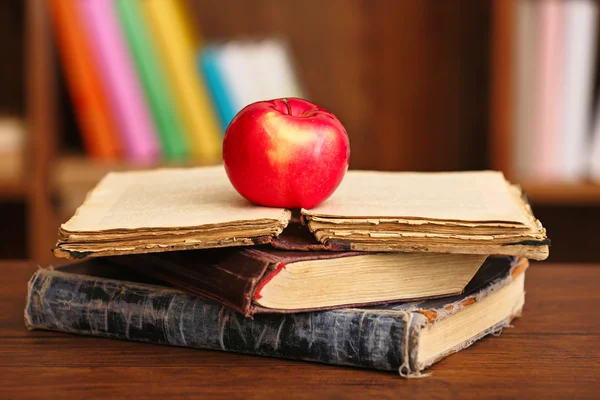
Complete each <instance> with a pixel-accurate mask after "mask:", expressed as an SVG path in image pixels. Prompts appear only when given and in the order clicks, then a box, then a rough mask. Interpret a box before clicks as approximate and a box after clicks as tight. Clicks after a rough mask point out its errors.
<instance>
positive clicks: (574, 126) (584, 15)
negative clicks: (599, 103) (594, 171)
mask: <svg viewBox="0 0 600 400" xmlns="http://www.w3.org/2000/svg"><path fill="white" fill-rule="evenodd" d="M564 6H565V14H564V18H565V20H564V47H563V48H564V50H563V51H564V53H563V63H564V64H563V68H562V73H563V88H562V98H561V102H562V112H563V116H562V119H561V122H562V129H561V131H560V137H559V143H560V146H559V154H558V156H559V160H558V169H557V171H556V172H557V179H558V180H561V181H576V180H580V179H582V178H583V177H584V176H585V174H586V167H587V166H586V154H587V152H588V150H587V149H588V147H589V143H590V138H591V135H590V132H591V128H592V117H593V112H592V97H593V86H594V69H595V68H594V64H595V59H596V30H597V26H598V9H597V5H596V2H595V1H594V0H572V1H567V2H565V5H564Z"/></svg>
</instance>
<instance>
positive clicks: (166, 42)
mask: <svg viewBox="0 0 600 400" xmlns="http://www.w3.org/2000/svg"><path fill="white" fill-rule="evenodd" d="M141 6H142V9H143V12H144V16H145V17H146V19H147V21H148V26H149V27H150V31H151V37H152V40H153V41H154V43H155V44H156V46H157V49H158V51H159V54H160V56H159V58H160V59H161V60H162V61H163V63H164V65H163V67H164V70H165V71H166V72H167V79H168V83H169V85H170V86H171V87H173V90H174V93H175V104H176V106H177V108H178V109H179V112H180V113H181V116H182V120H183V124H184V130H185V132H186V133H187V134H188V142H189V143H190V152H191V155H192V157H193V158H194V159H195V160H196V161H198V162H201V163H215V162H218V161H219V160H220V156H221V134H220V129H219V123H218V121H217V116H216V114H215V110H214V109H213V106H212V104H211V101H210V98H209V94H208V92H207V89H206V86H205V85H204V81H203V80H202V77H201V76H200V74H198V73H197V71H196V67H195V54H196V52H197V44H196V42H195V38H194V37H192V35H193V33H192V32H191V27H190V23H189V21H187V19H188V17H189V16H188V15H187V12H186V10H185V9H184V8H183V5H182V4H181V3H180V2H179V1H163V0H144V1H142V2H141Z"/></svg>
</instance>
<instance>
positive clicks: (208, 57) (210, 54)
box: [198, 46, 236, 132]
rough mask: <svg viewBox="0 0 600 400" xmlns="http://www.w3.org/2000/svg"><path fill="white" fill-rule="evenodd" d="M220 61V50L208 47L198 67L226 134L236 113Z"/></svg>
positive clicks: (203, 51) (201, 54)
mask: <svg viewBox="0 0 600 400" xmlns="http://www.w3.org/2000/svg"><path fill="white" fill-rule="evenodd" d="M218 59H219V49H218V48H217V47H216V46H207V47H206V48H205V49H204V50H202V52H201V53H200V55H199V57H198V66H199V69H200V71H201V73H202V74H203V75H204V78H205V80H206V85H207V87H208V90H209V91H210V94H211V96H212V99H213V103H214V104H215V108H216V109H217V111H218V114H219V120H220V122H221V130H222V131H223V132H225V130H226V129H227V126H228V125H229V123H230V122H231V120H232V119H233V117H235V113H236V112H235V107H234V105H233V102H232V101H233V100H232V97H231V93H230V91H229V87H227V84H226V83H225V80H224V78H223V74H222V71H221V66H220V63H219V60H218Z"/></svg>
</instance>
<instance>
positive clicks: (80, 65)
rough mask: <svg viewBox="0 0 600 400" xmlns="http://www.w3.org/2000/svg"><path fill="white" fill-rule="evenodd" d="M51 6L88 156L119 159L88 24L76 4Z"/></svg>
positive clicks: (59, 1)
mask: <svg viewBox="0 0 600 400" xmlns="http://www.w3.org/2000/svg"><path fill="white" fill-rule="evenodd" d="M47 4H48V11H49V13H50V17H51V19H52V22H53V26H52V27H53V30H54V34H55V36H56V44H57V46H58V50H59V54H60V56H61V61H62V68H63V69H64V72H65V74H64V76H65V78H66V80H67V86H68V89H69V93H70V96H71V101H72V103H73V109H74V111H75V113H76V116H77V122H78V124H79V129H80V131H81V135H82V138H83V144H84V146H85V150H86V153H87V155H88V156H91V157H93V158H96V159H99V160H115V159H118V158H119V157H120V156H121V150H122V149H121V143H120V142H119V138H118V136H117V129H116V128H115V127H116V123H115V121H114V119H113V115H112V114H111V112H110V106H109V100H108V93H107V89H106V87H105V86H104V85H103V84H102V80H101V76H100V70H99V69H100V68H99V66H98V65H97V64H96V62H95V61H94V55H93V54H92V44H91V37H89V36H88V35H87V34H86V30H85V29H84V26H83V24H84V21H83V19H82V18H81V17H80V15H79V13H78V10H77V7H76V5H75V3H74V2H73V1H68V0H48V1H47Z"/></svg>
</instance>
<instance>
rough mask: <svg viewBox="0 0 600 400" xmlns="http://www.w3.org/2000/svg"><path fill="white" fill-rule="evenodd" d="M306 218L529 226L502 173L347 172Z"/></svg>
mask: <svg viewBox="0 0 600 400" xmlns="http://www.w3.org/2000/svg"><path fill="white" fill-rule="evenodd" d="M302 213H303V214H305V215H309V216H311V215H316V216H330V217H336V218H345V217H350V218H351V217H373V218H385V217H388V218H394V217H396V218H415V219H436V220H450V221H481V222H485V221H498V222H511V223H519V224H524V225H531V223H532V222H531V216H528V215H527V213H526V212H525V210H524V204H523V201H522V200H521V199H516V198H515V197H514V195H513V194H512V193H511V186H510V185H509V184H508V183H507V181H506V180H505V179H504V176H503V175H502V173H501V172H496V171H477V172H438V173H428V172H374V171H349V172H348V173H347V174H346V177H345V178H344V180H343V181H342V184H341V185H340V187H339V188H338V189H337V191H336V192H335V193H334V194H333V195H332V196H331V198H329V199H328V200H327V201H325V202H324V203H323V204H321V205H320V206H317V207H315V208H313V209H311V210H302Z"/></svg>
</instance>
